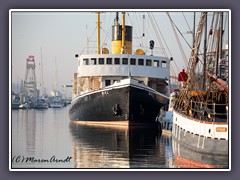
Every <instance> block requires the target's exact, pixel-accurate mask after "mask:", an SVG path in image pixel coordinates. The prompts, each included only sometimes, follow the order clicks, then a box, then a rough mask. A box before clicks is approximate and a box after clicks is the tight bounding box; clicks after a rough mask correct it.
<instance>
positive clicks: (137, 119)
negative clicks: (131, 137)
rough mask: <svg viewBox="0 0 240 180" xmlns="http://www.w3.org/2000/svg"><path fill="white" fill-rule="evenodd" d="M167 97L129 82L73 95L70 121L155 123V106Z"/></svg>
mask: <svg viewBox="0 0 240 180" xmlns="http://www.w3.org/2000/svg"><path fill="white" fill-rule="evenodd" d="M167 103H168V98H167V97H165V96H161V94H160V93H156V91H154V90H152V91H151V90H150V88H149V89H143V88H141V87H137V86H135V85H133V84H130V85H127V86H124V87H119V88H118V87H115V88H113V89H106V90H101V91H96V92H91V93H89V94H86V95H82V96H79V97H77V98H76V99H75V100H74V101H73V102H72V106H71V108H70V110H69V116H70V120H72V121H80V122H84V123H87V122H90V123H93V122H98V123H99V122H100V123H104V122H105V123H109V122H110V123H111V124H113V123H115V122H117V123H119V122H125V123H126V124H128V125H129V124H135V125H141V124H142V125H151V126H152V125H154V126H155V125H156V124H155V118H156V116H157V114H158V112H159V109H160V108H161V107H162V106H164V105H167Z"/></svg>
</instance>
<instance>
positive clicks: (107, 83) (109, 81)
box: [105, 79, 111, 87]
mask: <svg viewBox="0 0 240 180" xmlns="http://www.w3.org/2000/svg"><path fill="white" fill-rule="evenodd" d="M110 85H111V80H108V79H107V80H105V87H106V86H110Z"/></svg>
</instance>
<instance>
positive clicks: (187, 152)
mask: <svg viewBox="0 0 240 180" xmlns="http://www.w3.org/2000/svg"><path fill="white" fill-rule="evenodd" d="M172 149H173V154H174V163H173V165H174V166H175V168H188V169H190V168H201V169H205V168H213V169H218V168H220V169H221V168H222V169H228V168H229V165H228V156H226V155H221V154H219V155H211V154H209V153H202V152H197V151H194V150H192V149H189V148H187V147H185V146H183V145H181V144H179V143H178V142H177V141H175V140H174V139H173V138H172ZM213 151H214V150H213Z"/></svg>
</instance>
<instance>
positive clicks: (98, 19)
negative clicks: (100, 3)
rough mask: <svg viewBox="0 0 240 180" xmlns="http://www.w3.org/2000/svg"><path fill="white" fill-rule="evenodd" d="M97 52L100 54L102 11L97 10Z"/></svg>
mask: <svg viewBox="0 0 240 180" xmlns="http://www.w3.org/2000/svg"><path fill="white" fill-rule="evenodd" d="M97 54H100V12H97Z"/></svg>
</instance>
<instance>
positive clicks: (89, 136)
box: [11, 107, 221, 170]
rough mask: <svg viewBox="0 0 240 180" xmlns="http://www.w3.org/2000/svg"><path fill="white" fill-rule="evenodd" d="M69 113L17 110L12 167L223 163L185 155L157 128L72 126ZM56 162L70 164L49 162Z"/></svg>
mask: <svg viewBox="0 0 240 180" xmlns="http://www.w3.org/2000/svg"><path fill="white" fill-rule="evenodd" d="M68 110H69V107H66V108H61V109H48V110H34V109H30V110H13V111H12V128H11V129H12V136H11V141H12V151H11V155H12V168H17V169H18V168H28V169H29V168H30V169H31V168H34V169H36V168H50V169H54V168H83V170H84V168H96V169H98V168H116V170H117V169H119V168H122V169H124V168H132V169H134V168H136V169H139V168H142V169H145V168H147V169H155V168H156V169H157V170H158V169H159V170H164V169H168V168H202V167H194V166H193V164H191V163H190V164H189V161H186V159H187V157H189V156H190V157H195V156H196V157H198V159H199V160H201V159H207V160H208V161H209V160H214V161H215V162H214V163H216V162H219V161H216V158H217V157H214V158H213V157H209V156H206V155H204V154H202V155H199V154H196V153H193V152H191V151H189V150H188V151H186V150H182V149H181V148H182V147H181V146H178V145H177V144H174V142H173V143H172V137H171V136H166V135H164V134H163V135H161V134H160V133H159V132H156V131H154V130H153V129H148V128H126V127H124V126H117V127H110V126H106V127H103V126H87V125H80V124H77V123H73V122H71V121H69V118H68ZM173 152H174V154H173ZM185 155H187V156H185ZM53 157H56V158H57V159H61V160H65V159H66V158H68V159H67V160H68V161H66V162H63V163H56V162H50V159H52V158H53ZM181 157H183V158H184V159H183V158H181ZM19 158H32V160H33V158H34V160H37V161H34V162H33V161H30V159H29V161H28V162H25V161H24V162H23V161H19V160H20V159H19ZM21 160H22V159H21ZM38 160H41V162H39V161H38ZM43 160H46V161H44V162H42V161H43ZM179 160H180V161H179ZM187 165H189V166H187ZM217 165H218V164H217ZM220 165H221V164H220Z"/></svg>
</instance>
